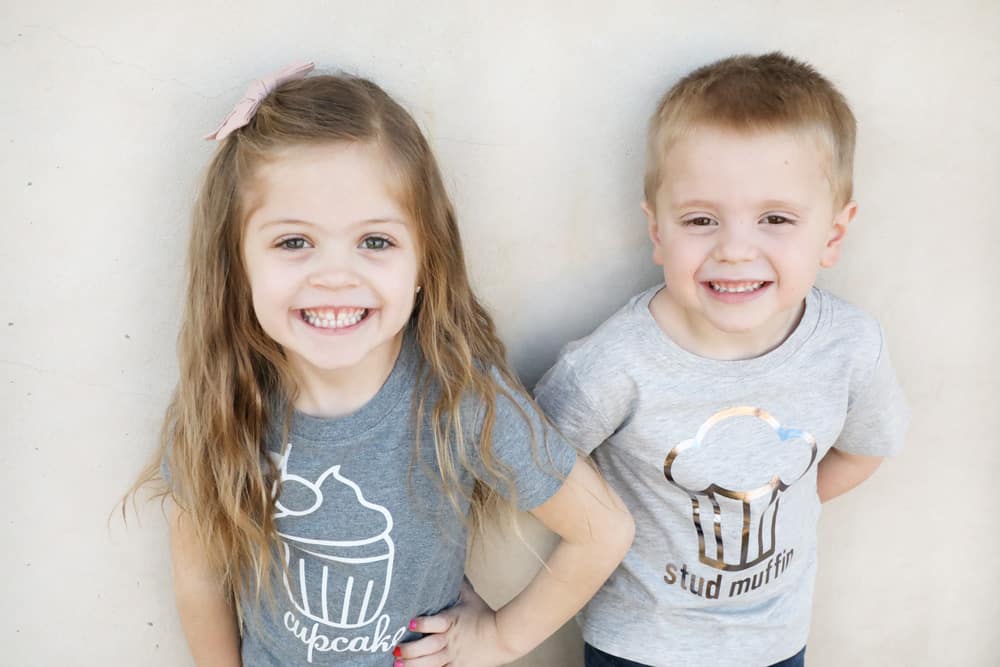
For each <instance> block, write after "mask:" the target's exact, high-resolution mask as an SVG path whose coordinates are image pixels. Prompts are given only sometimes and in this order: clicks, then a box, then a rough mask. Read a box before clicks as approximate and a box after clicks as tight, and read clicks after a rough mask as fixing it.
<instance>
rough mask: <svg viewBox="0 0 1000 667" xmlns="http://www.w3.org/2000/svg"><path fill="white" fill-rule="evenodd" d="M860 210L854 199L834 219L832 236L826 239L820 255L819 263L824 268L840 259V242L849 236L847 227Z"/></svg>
mask: <svg viewBox="0 0 1000 667" xmlns="http://www.w3.org/2000/svg"><path fill="white" fill-rule="evenodd" d="M857 212H858V202H856V201H854V200H853V199H852V200H851V201H849V202H847V203H846V204H844V208H842V209H840V212H839V213H838V214H837V215H836V217H835V218H834V219H833V226H832V227H830V237H829V238H828V239H827V241H826V246H825V247H824V248H823V253H822V254H821V255H820V259H819V265H820V266H821V267H823V268H824V269H829V268H830V267H832V266H834V265H835V264H836V263H837V260H839V259H840V244H841V242H843V240H844V237H845V236H847V228H848V227H850V225H851V221H852V220H854V216H855V215H856V214H857Z"/></svg>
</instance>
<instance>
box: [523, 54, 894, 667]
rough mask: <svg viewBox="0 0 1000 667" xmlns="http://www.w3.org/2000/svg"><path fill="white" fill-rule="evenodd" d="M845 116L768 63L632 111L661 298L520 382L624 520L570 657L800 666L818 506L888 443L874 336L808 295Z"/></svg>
mask: <svg viewBox="0 0 1000 667" xmlns="http://www.w3.org/2000/svg"><path fill="white" fill-rule="evenodd" d="M854 134H855V121H854V116H853V115H852V113H851V111H850V109H849V108H848V106H847V103H846V101H845V100H844V98H843V96H842V95H841V94H840V93H839V92H838V91H837V90H836V89H835V88H834V87H833V86H832V85H831V84H830V83H829V82H828V81H827V80H826V79H824V78H823V77H822V76H821V75H819V74H818V73H817V72H816V71H815V70H813V69H812V68H811V67H809V66H808V65H805V64H802V63H800V62H797V61H795V60H792V59H791V58H788V57H786V56H784V55H782V54H780V53H775V54H769V55H765V56H756V57H753V56H739V57H734V58H728V59H725V60H722V61H719V62H717V63H714V64H711V65H708V66H706V67H703V68H701V69H698V70H696V71H694V72H692V73H691V74H690V75H688V76H687V77H686V78H684V79H683V80H681V81H680V82H679V83H677V85H675V86H674V87H673V88H672V89H671V90H670V91H669V92H668V93H667V94H666V96H665V97H664V98H663V100H662V101H661V103H660V105H659V108H658V109H657V111H656V113H655V114H654V116H653V118H652V121H651V124H650V132H649V139H648V148H649V157H648V166H647V173H646V181H645V201H644V203H643V206H642V207H643V210H644V211H645V213H646V217H647V220H648V224H649V236H650V238H651V240H652V242H653V259H654V260H655V261H656V263H657V264H660V265H662V266H663V277H664V284H663V285H660V286H657V287H654V288H652V289H650V290H648V291H646V292H644V293H642V294H640V295H638V296H636V297H634V298H633V299H632V300H631V301H629V302H628V303H627V304H626V305H625V306H624V308H622V309H621V310H620V311H618V312H617V313H616V314H615V315H613V316H612V317H611V318H610V319H609V320H607V321H606V322H605V323H604V324H602V325H601V326H600V327H599V328H598V329H597V330H596V331H595V332H594V333H592V334H591V335H590V336H588V337H587V338H584V339H583V340H581V341H577V342H575V343H572V344H570V345H569V346H567V347H566V349H565V350H564V351H563V352H562V355H561V357H560V359H559V360H558V362H557V363H556V365H555V367H553V368H552V369H551V370H550V371H549V372H548V373H547V374H546V376H545V377H544V378H542V380H541V382H540V383H539V385H538V387H537V389H536V395H537V399H538V401H539V403H540V404H541V406H542V408H543V409H544V410H545V412H546V413H547V414H548V415H549V416H550V417H551V418H552V420H553V421H554V422H555V423H556V425H557V426H558V427H559V428H560V429H561V430H562V432H563V434H564V435H565V436H566V437H567V438H568V439H569V440H570V441H571V442H574V441H575V442H576V443H578V444H579V445H580V446H581V447H583V449H584V450H586V451H592V452H593V457H594V460H595V461H596V463H597V465H598V467H599V468H600V469H601V471H602V472H603V474H604V475H605V477H606V478H607V480H608V482H609V483H610V484H611V485H612V487H614V489H615V490H616V491H617V492H618V493H619V494H620V495H621V496H622V498H624V499H625V501H626V503H627V504H628V505H629V509H630V510H631V511H632V514H633V516H634V517H635V522H636V536H635V543H634V544H633V547H632V549H631V551H630V552H629V554H628V555H627V556H626V557H625V560H624V561H623V563H622V564H621V565H620V566H619V568H618V569H617V570H616V571H615V573H614V574H613V575H612V576H611V578H610V579H609V580H608V581H607V583H606V584H605V585H604V587H603V588H602V589H601V590H600V591H599V592H598V593H597V595H596V596H595V597H594V599H593V600H591V602H590V603H589V604H588V606H587V607H586V609H585V610H584V611H583V612H581V617H580V621H581V625H582V627H583V635H584V639H585V640H586V641H587V644H588V645H587V647H586V654H587V665H588V666H590V667H594V666H603V665H628V666H633V665H654V666H667V665H669V666H670V667H681V666H685V665H694V666H698V667H702V666H706V665H712V666H713V667H725V666H727V665H739V666H741V667H742V666H751V667H759V666H763V665H783V666H784V665H801V664H803V660H804V652H805V649H804V647H805V642H806V638H807V635H808V631H809V613H810V608H811V599H812V590H813V581H814V575H815V565H816V548H815V542H816V523H817V520H818V518H819V506H820V503H821V502H823V501H826V500H829V499H830V498H833V497H835V496H837V495H839V494H841V493H843V492H845V491H847V490H849V489H851V488H853V487H854V486H856V485H858V484H859V483H861V482H862V481H864V480H865V479H866V478H867V477H868V476H869V475H871V474H872V473H873V472H874V471H875V468H876V467H877V466H878V465H879V462H880V461H881V458H882V457H884V456H887V455H890V454H893V453H895V452H896V451H898V449H899V448H900V446H901V445H902V439H903V431H904V428H905V422H906V419H907V417H906V407H905V404H904V400H903V397H902V393H901V391H900V389H899V386H898V384H897V382H896V379H895V376H894V373H893V370H892V367H891V365H890V362H889V357H888V354H887V353H886V349H885V339H884V336H883V334H882V331H881V329H880V327H879V325H878V324H877V323H876V322H875V321H874V320H872V319H871V318H870V317H869V316H867V315H865V314H864V313H862V312H861V311H860V310H858V309H857V308H855V307H853V306H851V305H849V304H847V303H845V302H843V301H841V300H839V299H837V298H836V297H834V296H832V295H831V294H828V293H826V292H824V291H821V290H819V289H816V288H814V287H813V283H814V281H815V278H816V274H817V272H818V270H819V268H820V267H830V266H833V265H834V264H835V263H836V261H837V259H838V256H839V254H840V246H841V242H842V241H843V239H844V235H845V233H846V232H847V228H848V226H849V225H850V223H851V220H852V219H853V218H854V214H855V212H856V210H857V205H856V204H855V202H854V201H852V200H851V187H852V185H851V178H852V176H851V172H852V162H853V154H854Z"/></svg>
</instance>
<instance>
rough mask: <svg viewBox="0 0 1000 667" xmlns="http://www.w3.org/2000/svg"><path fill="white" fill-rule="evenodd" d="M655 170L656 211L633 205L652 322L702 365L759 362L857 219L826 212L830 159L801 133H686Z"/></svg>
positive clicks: (792, 320)
mask: <svg viewBox="0 0 1000 667" xmlns="http://www.w3.org/2000/svg"><path fill="white" fill-rule="evenodd" d="M663 160H664V162H663V169H662V173H663V174H664V176H663V182H662V183H661V185H660V188H659V190H658V191H657V193H656V201H655V212H654V207H652V206H650V202H645V203H644V204H643V209H644V210H645V211H646V215H647V218H648V221H649V235H650V238H651V239H652V241H653V258H654V260H655V261H656V263H657V264H660V265H662V266H663V277H664V280H665V282H666V287H665V289H663V290H662V291H661V292H660V293H659V294H658V295H657V297H656V299H654V303H653V304H652V307H653V310H654V315H656V316H657V321H658V322H660V324H661V326H664V328H665V329H666V330H667V333H668V334H670V335H671V337H673V338H674V339H675V341H676V342H677V343H678V344H680V345H681V346H682V347H686V348H688V349H690V350H691V351H693V352H696V353H698V354H701V355H702V356H708V357H714V358H720V359H724V358H746V357H752V356H757V355H760V354H763V353H764V352H766V351H767V350H769V349H771V348H773V347H775V346H777V345H778V344H780V343H781V341H782V340H784V338H785V337H786V336H787V335H788V334H789V333H790V332H791V330H792V329H793V328H794V326H795V324H796V323H797V321H798V318H799V317H800V315H801V309H802V304H803V302H804V298H805V296H806V294H807V293H808V292H809V289H810V288H811V287H812V285H813V283H814V281H815V279H816V274H817V272H818V271H819V268H820V267H821V266H824V267H829V266H833V265H834V264H835V263H836V261H837V258H838V256H839V253H840V242H841V240H842V239H843V237H844V234H845V233H846V231H847V226H848V224H849V223H850V221H851V219H852V218H853V217H854V213H855V211H856V208H857V207H856V204H854V202H849V203H848V204H847V205H846V206H844V207H843V208H838V207H836V206H835V202H834V195H833V190H832V188H831V185H830V180H829V178H828V176H827V173H828V170H829V169H830V168H832V166H831V165H830V158H829V151H828V150H827V149H826V148H825V147H824V145H823V144H822V143H820V141H819V140H818V138H817V137H815V136H813V135H810V134H808V133H805V132H792V131H767V132H758V133H751V134H746V133H738V132H735V131H731V130H723V129H717V128H712V127H705V126H696V127H694V128H692V130H691V131H690V132H688V133H686V134H685V135H683V136H682V137H680V138H679V139H678V140H677V141H676V142H675V143H674V144H673V145H672V146H671V147H670V148H669V149H668V151H667V153H666V155H665V156H664V158H663ZM657 310H658V311H659V312H657Z"/></svg>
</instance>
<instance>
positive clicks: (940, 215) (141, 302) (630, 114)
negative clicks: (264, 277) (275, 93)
mask: <svg viewBox="0 0 1000 667" xmlns="http://www.w3.org/2000/svg"><path fill="white" fill-rule="evenodd" d="M151 4H152V3H143V2H111V1H109V0H95V1H91V2H87V3H77V2H68V1H66V2H58V1H56V0H35V1H33V2H29V1H28V0H13V1H8V2H5V3H3V6H2V8H0V55H2V59H0V73H2V80H3V82H4V83H3V91H2V92H0V202H3V205H2V206H3V216H2V223H0V224H2V229H3V237H2V239H3V240H2V243H0V285H2V288H0V290H2V291H0V320H2V321H0V357H2V359H0V369H2V373H3V377H2V380H3V381H2V382H0V424H2V429H3V435H4V438H3V439H4V444H3V449H2V454H0V457H2V460H3V465H2V466H0V494H3V499H4V501H5V502H4V506H5V507H6V513H5V518H4V520H3V522H2V530H3V533H2V540H3V541H2V545H0V546H2V549H0V568H2V569H0V571H2V574H0V584H2V585H0V590H3V591H4V594H3V595H2V596H0V618H2V619H3V623H2V624H0V646H2V647H3V648H2V649H0V650H2V653H0V655H2V657H0V662H2V663H3V664H10V665H19V666H23V665H45V666H48V665H57V664H59V665H63V664H65V665H150V666H155V665H186V664H190V662H189V658H188V657H187V655H186V649H185V647H184V645H183V640H182V638H181V634H180V630H179V626H178V622H177V619H176V616H175V612H174V608H173V604H172V600H171V594H170V574H169V565H168V557H167V552H166V540H165V534H164V529H163V524H162V520H161V519H160V517H159V515H158V514H157V512H156V511H155V509H154V508H150V507H147V508H145V509H144V510H143V511H142V512H141V515H142V517H141V518H142V521H141V523H138V524H137V523H135V522H132V523H131V524H130V526H129V527H128V528H127V529H126V528H124V527H123V526H122V525H121V523H120V521H112V522H111V523H110V525H109V524H108V523H107V516H108V512H109V511H110V510H111V509H112V507H113V505H114V503H115V502H116V500H117V499H118V497H119V495H120V494H121V492H122V491H123V490H124V489H125V488H126V486H127V485H128V484H129V482H130V480H131V479H132V477H133V476H134V475H135V473H136V472H137V470H138V468H139V466H140V464H141V463H142V462H143V461H145V460H146V458H147V457H148V456H149V454H150V452H151V451H152V448H153V444H154V439H155V436H156V430H157V426H158V422H159V419H160V415H161V411H162V408H163V407H164V404H165V401H166V400H167V397H168V394H169V392H170V390H171V386H172V384H173V381H174V378H175V372H176V371H175V364H174V358H173V341H174V337H175V334H176V330H177V316H178V312H179V299H180V291H181V288H180V282H181V275H182V264H183V252H184V246H185V237H186V230H187V223H186V212H187V210H188V207H189V203H190V200H191V196H192V192H193V190H194V187H195V183H196V180H197V174H198V172H199V170H200V169H201V168H202V166H203V164H204V163H205V161H206V159H207V157H208V155H209V153H210V151H211V150H212V146H211V145H209V144H207V143H204V142H201V141H199V139H198V137H199V136H200V135H201V134H202V133H204V132H206V131H208V130H210V129H212V128H213V126H214V125H215V123H217V122H218V121H219V119H221V117H222V116H224V114H225V113H226V112H227V111H228V109H229V108H230V106H231V105H232V104H233V102H234V101H235V100H236V99H237V98H238V97H239V95H240V93H241V92H242V91H243V89H244V87H245V86H246V84H247V83H248V80H249V79H251V78H252V77H254V76H255V75H259V74H262V73H265V72H267V71H269V70H271V69H273V68H275V67H276V66H279V65H282V64H284V63H286V62H289V61H291V60H294V59H298V58H302V57H309V58H313V59H315V60H316V61H317V62H318V63H319V64H320V65H321V66H325V67H331V68H335V67H341V68H344V69H347V70H351V71H355V72H358V73H361V74H364V75H367V76H371V77H373V78H375V79H377V80H378V81H379V82H381V83H382V84H383V85H384V86H385V87H386V88H387V89H388V90H389V91H390V92H392V93H393V94H394V95H396V96H397V97H398V98H399V99H400V100H401V101H403V102H404V103H405V104H406V105H407V106H408V107H409V108H410V109H411V110H412V111H413V113H414V115H415V116H416V117H417V118H418V120H419V121H420V122H421V123H422V125H423V126H424V127H425V129H426V131H427V133H428V136H429V137H430V139H431V141H432V143H433V145H434V146H435V148H436V150H437V152H438V155H439V157H440V159H441V162H442V163H443V168H444V171H445V173H446V175H447V180H448V182H449V184H450V186H451V189H452V192H453V194H454V198H455V201H456V204H457V207H458V210H459V212H460V218H461V221H462V230H463V234H464V237H465V242H466V247H467V249H468V256H469V261H470V264H471V268H472V272H473V275H474V279H475V283H476V286H477V288H478V289H479V291H480V293H481V295H482V296H483V297H484V299H485V300H486V301H487V302H488V303H489V304H490V305H491V307H492V308H493V311H494V313H495V314H496V317H497V319H498V322H499V325H500V328H501V331H502V334H503V335H504V337H505V339H506V340H507V342H508V343H509V345H510V349H511V352H512V356H513V359H514V361H515V363H516V364H517V367H518V368H519V370H520V371H521V372H523V374H524V377H525V379H526V381H528V382H533V381H534V380H535V379H537V378H538V377H539V375H540V374H541V373H542V372H543V371H544V369H545V368H546V366H547V365H548V364H550V363H551V362H552V361H553V359H554V357H555V354H556V351H557V350H558V348H559V346H560V345H561V344H563V343H564V342H566V341H567V340H569V339H572V338H574V337H578V336H580V335H582V334H584V333H585V332H587V331H588V330H589V329H591V328H592V327H593V326H594V325H595V324H596V323H597V322H598V321H600V320H601V319H603V318H604V317H605V316H606V315H608V314H609V313H610V312H611V311H612V310H613V309H615V308H616V306H617V305H618V304H620V303H621V302H622V301H623V300H624V299H625V298H626V297H627V296H629V295H631V294H632V293H634V292H635V291H637V290H638V289H639V288H640V287H642V286H645V285H647V284H650V283H651V282H653V281H654V280H655V276H656V272H655V270H654V268H653V267H652V266H651V264H650V262H649V259H648V256H649V251H648V249H647V248H646V242H645V239H644V230H643V221H642V218H641V216H640V212H639V209H638V201H639V198H640V175H641V168H642V164H641V163H642V135H643V124H644V121H645V118H646V116H647V114H648V113H649V112H650V110H651V107H652V105H653V103H654V99H655V98H656V97H657V95H658V94H659V93H660V92H661V91H662V90H663V89H664V87H665V86H667V85H669V84H670V83H671V82H673V81H674V80H675V79H676V77H678V76H679V75H680V74H681V73H683V72H685V71H686V70H688V69H690V68H692V67H693V66H696V65H699V64H702V63H704V62H706V61H708V60H711V59H714V58H717V57H720V56H723V55H727V54H730V53H733V52H738V51H756V52H760V51H764V50H771V49H775V48H781V49H784V50H787V51H788V52H789V53H791V54H794V55H798V56H801V57H803V58H806V59H808V60H810V61H812V62H813V63H814V64H815V65H817V66H818V67H819V68H820V69H821V70H822V71H824V72H825V73H827V74H828V75H829V76H830V77H831V78H833V79H834V80H835V81H836V82H837V83H839V84H840V85H841V86H842V88H843V90H844V91H845V92H846V93H847V95H848V96H849V98H850V99H851V100H852V101H853V103H854V107H855V109H856V112H857V115H858V117H859V120H860V130H861V137H860V147H859V152H858V160H857V197H858V200H859V201H860V203H861V209H860V213H859V215H858V218H857V221H856V224H855V226H854V227H853V228H852V230H851V234H850V237H849V239H848V243H847V249H846V256H845V258H844V261H843V262H842V264H841V265H840V266H838V267H837V268H836V269H835V270H834V271H832V272H830V273H828V274H825V275H824V276H823V278H822V284H823V285H825V286H827V287H831V288H833V289H835V290H836V291H837V292H839V293H840V294H841V295H843V296H845V297H846V298H848V299H850V300H853V301H855V302H857V303H859V304H861V305H862V306H864V307H866V308H867V309H869V310H870V311H871V312H873V313H874V314H876V315H877V316H878V317H879V318H880V319H881V320H882V322H883V323H884V325H885V327H886V328H887V330H888V332H889V338H890V340H891V345H892V349H893V353H894V359H895V363H896V366H897V368H898V369H899V373H900V375H901V378H902V382H903V384H904V386H905V388H906V390H907V393H908V395H909V397H910V399H911V402H912V407H913V414H914V419H913V426H912V431H911V435H910V437H909V440H908V445H907V448H906V450H905V452H904V453H903V455H902V456H901V457H899V458H898V459H897V460H893V461H891V462H889V463H888V464H886V465H885V466H884V467H883V469H882V470H881V471H880V472H879V473H878V474H877V476H876V477H875V478H874V479H873V480H872V481H871V482H870V483H868V484H867V485H865V486H864V487H863V488H862V489H860V490H858V491H857V492H856V493H853V494H852V495H851V496H849V497H847V498H844V499H842V500H840V501H837V502H836V503H834V504H833V505H831V506H829V507H828V508H827V510H826V512H825V514H824V517H823V520H822V524H821V527H820V532H821V539H822V547H821V558H822V561H821V566H820V573H819V580H818V584H817V595H816V605H815V607H816V612H815V618H814V629H813V634H812V637H811V639H810V645H809V646H810V664H811V665H813V666H815V667H833V666H840V665H845V664H850V665H857V666H860V665H918V666H919V665H926V666H932V665H959V664H961V665H981V666H987V665H996V664H1000V634H998V633H997V632H996V626H997V621H998V620H1000V602H998V600H1000V583H998V575H997V565H996V563H997V556H998V546H1000V531H998V529H997V525H998V518H997V517H998V510H1000V493H998V488H1000V484H998V483H997V480H996V477H997V474H998V472H1000V447H998V446H997V439H996V436H995V434H996V432H997V430H998V427H1000V419H998V417H997V414H998V412H997V407H996V404H997V400H998V398H1000V392H998V378H1000V359H998V345H997V331H998V330H1000V316H998V314H1000V309H998V306H997V297H996V296H995V294H994V292H995V288H996V283H997V281H998V280H997V279H998V277H1000V276H998V270H997V263H996V262H997V258H998V256H1000V223H998V215H1000V194H998V193H1000V141H998V138H1000V137H998V135H1000V129H998V128H1000V123H998V121H997V118H998V115H997V113H998V112H997V108H998V106H1000V47H998V44H1000V4H997V3H996V2H994V1H992V0H981V1H979V2H974V1H971V0H970V1H966V2H948V3H945V2H925V1H918V2H903V1H902V0H900V1H897V2H890V3H871V2H868V1H865V2H857V1H854V0H845V1H841V2H816V3H799V2H782V1H780V0H771V1H759V2H733V3H727V2H697V3H695V2H678V1H670V0H655V1H653V0H651V1H649V2H638V1H637V2H629V1H624V2H615V3H606V2H597V1H592V0H587V1H582V2H564V3H558V2H547V3H546V2H532V3H520V2H502V3H501V2H497V3H486V2H482V3H459V2H443V1H438V0H423V1H422V2H419V3H417V2H414V3H389V2H378V1H374V0H373V1H371V2H362V3H358V2H318V1H311V2H294V1H289V2H287V3H278V2H263V1H261V0H242V1H241V2H225V3H223V2H213V1H208V0H176V1H175V2H171V3H163V4H164V5H165V6H167V7H169V10H164V11H157V10H154V9H150V8H148V7H149V6H150V5H151ZM877 4H882V5H883V6H882V7H879V8H873V5H877ZM282 5H287V7H288V8H286V9H283V10H279V9H277V7H279V6H282ZM532 5H541V6H544V7H545V9H544V10H539V9H530V10H529V9H527V7H530V6H532ZM808 5H811V6H808ZM522 6H523V7H525V9H519V8H518V7H522ZM501 7H503V8H502V9H501ZM532 534H535V531H534V529H532ZM536 537H537V538H538V540H541V539H542V536H541V533H540V532H539V533H538V535H537V536H536ZM488 551H490V552H491V554H492V555H491V559H490V560H489V561H488V562H484V561H483V560H481V559H480V560H477V561H476V562H474V563H473V567H472V570H473V573H474V575H475V577H476V579H477V581H478V582H479V584H480V586H481V587H482V588H483V589H484V590H485V591H486V592H487V593H488V594H490V595H491V596H492V597H493V598H494V599H500V598H502V597H503V596H504V595H509V594H511V593H513V591H514V590H516V585H517V584H516V583H515V582H513V581H512V580H511V579H513V578H515V577H517V576H527V575H528V574H529V572H530V568H531V567H532V564H533V561H532V557H531V556H530V555H529V554H528V553H527V552H526V550H524V549H523V548H522V547H519V546H517V545H516V544H513V543H510V542H506V543H505V542H503V541H499V542H496V543H493V545H492V546H491V547H490V548H489V549H488ZM511 562H513V563H516V566H515V567H513V568H509V567H508V564H509V563H511ZM489 563H493V564H494V565H492V566H491V565H489ZM508 569H510V570H511V571H510V573H509V574H508V573H507V572H506V570H508ZM515 570H516V571H515ZM579 651H580V649H579V640H578V635H577V634H576V631H575V629H573V628H567V629H566V630H564V632H563V633H562V634H561V635H560V636H559V638H558V639H557V640H555V641H553V642H550V643H549V644H548V645H547V647H546V649H545V652H544V653H539V654H538V655H537V656H535V657H532V658H529V659H526V660H524V661H523V663H522V664H523V665H539V666H540V665H554V666H560V665H576V664H579V655H580V653H579Z"/></svg>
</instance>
